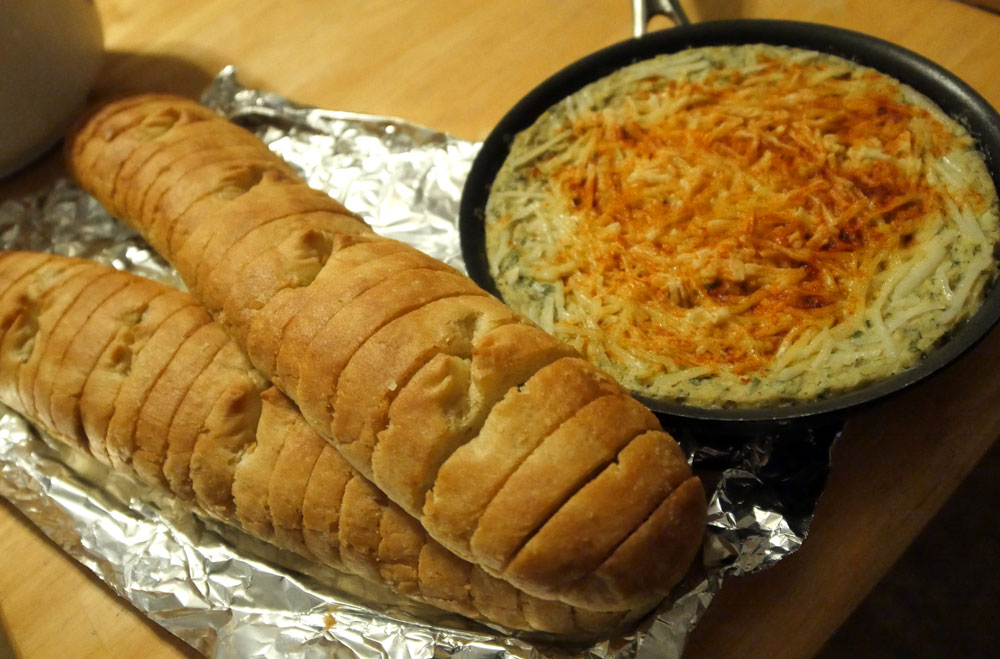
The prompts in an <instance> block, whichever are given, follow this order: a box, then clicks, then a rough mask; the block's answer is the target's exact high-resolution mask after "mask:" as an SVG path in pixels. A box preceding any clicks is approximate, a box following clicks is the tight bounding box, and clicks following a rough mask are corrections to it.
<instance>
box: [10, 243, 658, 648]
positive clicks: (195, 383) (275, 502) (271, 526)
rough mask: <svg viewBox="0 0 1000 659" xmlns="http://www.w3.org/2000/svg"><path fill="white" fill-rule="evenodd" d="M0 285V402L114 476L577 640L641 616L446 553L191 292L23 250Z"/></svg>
mask: <svg viewBox="0 0 1000 659" xmlns="http://www.w3.org/2000/svg"><path fill="white" fill-rule="evenodd" d="M85 280H86V281H89V282H90V283H89V284H86V285H82V286H81V285H80V282H82V281H85ZM110 282H114V283H115V285H114V286H111V285H109V283H110ZM112 289H114V290H113V292H112ZM0 290H2V291H3V293H2V295H0V346H2V350H0V364H2V366H0V402H3V403H4V404H6V405H8V406H9V407H11V408H12V409H14V410H16V411H18V412H21V413H24V414H26V415H27V411H28V409H29V408H30V409H32V410H34V414H32V415H31V419H32V420H33V421H34V422H35V423H36V425H38V426H39V427H41V428H42V429H44V430H46V431H47V432H48V433H49V434H50V435H52V436H53V437H55V438H57V439H60V440H62V441H65V442H68V443H69V444H71V445H73V446H76V447H80V448H82V449H84V450H88V451H90V452H92V453H93V455H94V456H95V457H97V458H98V459H100V460H102V461H104V462H105V463H108V464H111V465H113V466H114V467H115V468H116V469H119V470H122V471H124V472H125V473H131V474H133V475H134V476H135V477H136V478H137V479H139V480H141V481H143V482H146V483H148V484H151V485H154V486H157V487H160V488H163V489H164V490H165V491H166V492H168V493H170V494H171V495H172V496H175V497H177V498H179V499H180V500H182V501H184V502H186V503H188V504H190V505H192V506H194V507H196V508H197V509H200V510H201V511H203V512H205V513H208V514H210V515H212V516H213V517H215V518H218V519H220V520H222V521H224V522H227V523H231V524H234V525H238V526H240V527H241V528H242V529H243V530H244V531H246V532H247V533H249V534H251V535H253V536H256V537H258V538H261V539H263V540H266V541H268V542H271V543H273V544H275V545H276V546H278V547H282V548H284V549H287V550H290V551H293V552H296V553H298V554H300V555H302V556H304V557H306V558H309V559H312V560H317V561H320V562H323V563H326V564H328V565H331V566H334V567H336V568H339V569H342V570H347V571H350V572H353V573H355V574H358V575H360V576H362V577H365V578H367V579H370V580H372V581H374V582H376V583H380V584H383V585H386V586H388V587H389V588H391V589H392V590H394V591H395V592H397V593H400V594H402V595H405V596H408V597H411V598H414V599H416V600H418V601H422V602H425V603H428V604H432V605H435V606H438V607H440V608H443V609H445V610H448V611H452V612H456V613H460V614H462V615H465V616H468V617H471V618H474V619H477V620H481V621H485V622H491V623H493V624H497V625H503V626H506V627H510V628H513V629H523V630H538V631H545V632H552V633H559V634H577V635H579V634H591V633H596V632H602V631H604V632H606V631H608V630H610V629H611V628H613V627H614V626H615V625H617V624H620V623H621V622H623V621H624V620H627V619H628V618H630V617H634V616H636V615H638V614H640V613H642V611H641V610H636V611H608V612H602V611H596V610H584V609H579V608H574V607H571V606H569V605H567V604H565V603H562V602H558V601H544V600H541V599H539V598H536V597H533V596H531V595H528V594H526V593H524V592H523V591H520V590H517V589H515V588H514V587H513V586H511V585H509V584H507V583H506V582H504V581H502V580H500V579H497V578H495V577H492V576H490V575H488V574H486V573H485V572H484V571H483V570H482V569H480V568H478V567H476V566H474V565H472V564H471V563H468V562H467V561H464V560H462V559H460V558H458V557H456V556H455V555H453V554H451V553H450V552H448V551H447V550H445V549H444V548H443V547H441V545H440V544H438V543H436V542H434V541H433V540H431V539H430V538H429V537H428V536H427V533H426V532H425V531H424V529H423V528H422V527H421V526H420V524H419V523H418V522H417V521H416V520H415V519H413V518H412V517H411V516H409V515H407V514H406V513H405V512H404V511H403V510H402V509H400V508H399V507H398V506H396V505H395V504H393V503H391V502H390V501H388V500H387V499H386V497H385V496H384V495H383V494H382V492H381V491H379V490H378V489H377V488H376V487H374V486H373V485H372V484H371V483H369V482H368V481H367V480H365V478H364V477H363V476H361V475H360V474H359V473H358V472H357V471H356V470H354V469H353V468H352V467H350V465H349V464H348V463H347V462H346V461H345V460H344V458H343V457H342V456H341V455H340V453H339V452H338V451H337V450H336V449H334V448H333V446H331V445H330V444H329V443H328V442H327V441H326V440H324V439H323V438H321V437H320V436H319V435H318V434H317V433H316V432H315V431H313V430H312V428H311V427H310V426H309V425H308V424H307V423H306V422H305V420H304V419H303V418H302V415H301V414H300V413H299V412H298V409H297V408H296V407H295V405H294V403H292V402H291V401H290V400H289V399H288V398H287V397H285V396H284V395H283V394H281V393H280V392H279V391H278V390H276V389H275V388H273V387H270V386H269V384H268V383H266V382H265V381H264V380H263V378H261V377H260V376H259V375H258V374H257V373H256V372H255V371H254V369H253V368H252V367H251V366H250V364H249V362H248V361H247V359H246V357H244V356H243V353H242V351H240V350H239V349H238V347H237V346H236V344H235V343H233V342H232V341H231V340H230V339H229V338H228V337H227V336H226V335H225V333H224V332H223V330H222V329H221V328H220V326H219V325H218V324H217V323H215V322H213V321H212V320H211V318H210V317H209V315H208V314H207V312H205V311H204V310H203V308H202V307H201V306H200V305H199V304H197V303H196V302H195V300H194V299H193V298H191V297H190V296H188V295H187V294H186V293H182V292H180V291H176V290H172V289H170V288H168V287H166V286H164V285H162V284H158V283H155V282H152V281H150V280H146V279H143V278H140V277H137V276H135V275H132V274H129V273H125V272H119V271H116V270H114V269H111V268H107V267H105V266H101V265H98V264H95V263H92V262H88V261H83V260H79V259H68V258H64V257H54V256H50V255H46V254H36V253H31V252H0ZM182 319H183V320H182ZM67 323H72V325H73V329H74V333H73V336H72V337H71V338H70V339H69V340H67V339H66V338H65V337H63V336H62V332H63V328H66V327H67ZM33 364H34V365H37V366H36V368H34V370H33V371H32V372H33V373H34V375H31V374H29V370H31V366H32V365H33ZM45 372H48V373H50V375H48V376H46V377H44V378H43V377H42V374H43V373H45ZM154 373H155V376H154ZM29 401H30V402H29ZM46 401H47V403H48V404H49V406H48V407H47V406H46ZM57 407H58V413H55V409H56V408H57ZM50 411H51V413H50ZM88 417H89V418H91V419H92V420H93V421H92V422H91V423H85V422H84V419H86V418H88ZM98 420H100V421H98ZM100 433H104V434H100Z"/></svg>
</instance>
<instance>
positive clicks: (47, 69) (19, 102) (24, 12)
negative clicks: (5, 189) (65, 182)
mask: <svg viewBox="0 0 1000 659" xmlns="http://www.w3.org/2000/svg"><path fill="white" fill-rule="evenodd" d="M102 53H103V33H102V31H101V23H100V18H99V16H98V14H97V9H96V8H95V7H94V3H93V0H0V178H3V177H4V176H7V175H9V174H11V173H13V172H15V171H17V170H18V169H19V168H21V167H23V166H24V165H26V164H27V163H29V162H31V161H32V160H33V159H35V158H37V157H38V156H39V155H41V154H42V153H44V152H45V151H46V150H48V149H49V148H50V147H52V146H53V145H54V144H55V143H56V142H57V141H58V140H59V139H60V138H61V137H62V135H63V133H64V132H65V130H66V129H67V128H68V126H69V124H70V123H71V122H72V121H73V119H74V118H75V116H76V114H77V113H78V112H79V111H80V109H81V108H82V107H83V105H84V103H85V102H86V98H87V93H88V91H89V90H90V88H91V86H92V85H93V83H94V80H95V78H96V77H97V72H98V70H99V68H100V65H101V58H102Z"/></svg>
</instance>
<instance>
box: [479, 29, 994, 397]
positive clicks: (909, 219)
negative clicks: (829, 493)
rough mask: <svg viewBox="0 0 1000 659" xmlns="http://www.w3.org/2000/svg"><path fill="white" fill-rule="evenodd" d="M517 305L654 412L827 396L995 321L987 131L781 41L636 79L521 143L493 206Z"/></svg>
mask: <svg viewBox="0 0 1000 659" xmlns="http://www.w3.org/2000/svg"><path fill="white" fill-rule="evenodd" d="M485 219H486V242H487V254H488V260H489V262H490V268H491V271H492V275H493V277H494V278H495V280H496V284H497V287H498V290H499V291H500V294H501V296H502V297H503V299H504V301H506V302H507V303H508V304H509V305H511V306H513V307H515V308H516V309H519V310H520V311H522V312H524V313H525V314H526V315H528V316H530V317H531V318H532V319H533V320H534V321H536V322H537V323H539V324H540V325H541V326H542V327H544V328H545V329H547V330H548V331H550V332H552V333H553V334H555V335H556V336H558V337H560V338H562V339H563V340H565V341H567V342H568V343H570V344H572V345H573V346H575V347H576V348H577V349H579V350H580V351H581V352H582V353H583V354H584V355H586V356H587V357H588V358H589V359H590V360H591V361H593V362H594V363H595V364H597V365H598V366H600V367H601V368H603V369H604V370H606V371H607V372H609V373H610V374H611V375H612V376H614V377H615V378H616V379H618V380H619V381H620V382H621V383H622V384H624V385H625V386H626V387H627V388H628V389H629V390H631V391H632V392H634V393H636V394H640V395H643V396H646V397H650V398H654V399H658V400H671V401H680V402H684V403H687V404H691V405H697V406H701V407H723V406H748V405H763V404H776V403H785V402H796V401H804V400H812V399H816V398H820V397H824V396H829V395H831V394H834V393H838V392H842V391H845V390H850V389H853V388H855V387H858V386H859V385H862V384H864V383H867V382H871V381H873V380H876V379H880V378H884V377H887V376H890V375H892V374H895V373H897V372H899V371H901V370H903V369H906V368H908V367H910V366H912V365H913V364H914V363H915V362H917V361H918V360H920V358H921V357H922V356H923V355H925V354H926V353H927V352H928V351H929V350H931V349H932V348H933V347H934V346H935V344H937V343H939V342H940V341H941V340H942V339H943V338H944V337H945V336H946V335H947V334H948V332H949V330H951V329H952V328H954V327H955V325H956V324H957V323H960V322H961V321H962V320H963V319H965V318H966V317H968V316H969V315H970V314H971V313H972V312H974V311H975V310H976V309H977V308H978V306H979V305H980V303H981V301H982V298H983V295H984V290H985V289H986V287H987V286H988V285H989V284H990V283H991V282H992V280H993V278H994V276H995V272H996V262H995V258H994V245H995V244H996V242H997V239H998V231H1000V230H998V224H1000V222H998V211H997V195H996V191H995V188H994V185H993V182H992V180H991V179H990V176H989V173H988V171H987V169H986V166H985V164H984V162H983V159H982V156H981V155H980V153H979V152H978V151H977V150H976V147H975V144H974V142H973V140H972V139H971V138H970V136H969V135H968V133H967V132H966V131H965V130H964V129H963V128H962V127H961V126H960V125H959V124H958V123H956V122H955V121H953V120H951V119H950V118H948V117H947V116H945V115H944V113H943V112H942V111H941V110H940V109H938V108H937V107H936V106H934V105H933V104H932V103H931V102H930V101H929V100H928V99H926V98H925V97H923V96H922V95H920V94H919V93H917V92H916V91H915V90H913V89H912V88H909V87H907V86H905V85H903V84H901V83H899V82H898V81H896V80H894V79H892V78H890V77H888V76H886V75H883V74H881V73H878V72H877V71H874V70H872V69H870V68H866V67H863V66H859V65H857V64H855V63H852V62H849V61H847V60H844V59H841V58H838V57H834V56H831V55H826V54H822V53H817V52H812V51H805V50H799V49H793V48H786V47H779V46H765V45H749V46H726V47H709V48H699V49H692V50H688V51H684V52H681V53H676V54H669V55H662V56H659V57H657V58H654V59H650V60H646V61H642V62H639V63H636V64H634V65H631V66H629V67H626V68H623V69H621V70H619V71H617V72H616V73H614V74H612V75H610V76H609V77H606V78H603V79H601V80H599V81H597V82H595V83H592V84H590V85H589V86H587V87H585V88H583V89H581V90H580V91H578V92H576V93H575V94H573V95H571V96H569V97H568V98H566V99H565V100H564V101H562V102H560V103H559V104H558V105H556V106H554V107H552V108H550V109H549V110H548V111H547V112H546V113H545V114H544V115H542V116H541V117H540V118H539V119H538V121H537V122H536V123H535V124H534V125H532V126H531V127H530V128H528V129H526V130H525V131H523V132H522V133H520V134H519V135H517V136H516V138H515V140H514V142H513V145H512V148H511V150H510V153H509V155H508V157H507V159H506V161H505V163H504V164H503V167H502V168H501V170H500V172H499V174H498V175H497V177H496V179H495V182H494V185H493V188H492V190H491V194H490V199H489V201H488V204H487V208H486V218H485Z"/></svg>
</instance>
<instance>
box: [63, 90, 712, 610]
mask: <svg viewBox="0 0 1000 659" xmlns="http://www.w3.org/2000/svg"><path fill="white" fill-rule="evenodd" d="M192 123H199V124H202V125H203V127H200V128H199V131H200V134H206V133H208V132H210V128H209V126H215V125H217V126H219V129H220V130H219V135H218V140H217V141H215V142H213V143H212V144H211V145H209V146H203V145H202V143H200V142H197V141H196V140H195V139H194V138H192V139H191V140H190V148H189V149H185V148H184V146H183V145H184V144H185V143H186V142H187V141H188V140H187V138H186V137H185V134H186V133H187V132H191V131H193V128H191V127H190V125H191V124H192ZM255 148H256V150H255ZM168 151H169V153H170V154H171V155H170V156H169V157H167V156H166V155H164V154H166V153H167V152H168ZM195 151H197V152H198V153H199V156H198V158H197V159H195V158H193V157H192V154H193V153H194V152H195ZM236 152H239V153H240V154H243V155H241V156H239V157H234V156H232V155H231V154H233V153H236ZM68 153H69V156H70V158H69V160H70V167H71V170H72V171H73V173H74V175H75V176H76V178H77V180H78V181H79V182H80V183H81V184H82V185H83V187H84V188H86V189H87V190H89V191H91V192H92V193H93V194H94V195H95V196H97V198H98V199H99V200H100V201H101V202H102V203H105V204H107V206H108V207H109V208H110V209H111V210H112V211H114V212H117V213H120V214H122V215H124V217H123V218H122V219H123V220H124V221H126V222H128V223H129V224H130V225H132V226H133V227H135V228H136V229H138V230H139V231H140V232H141V233H142V234H143V235H144V236H146V238H147V239H148V240H149V242H150V243H151V244H152V245H153V247H154V248H155V249H156V250H157V251H159V252H160V253H161V254H162V255H163V256H164V257H165V258H167V259H168V260H170V261H171V263H172V264H173V265H174V266H175V267H176V269H177V270H178V272H179V273H180V275H181V276H182V278H183V279H184V281H185V283H186V284H187V286H188V287H189V289H190V290H191V291H192V293H193V294H194V295H195V296H196V297H198V298H199V300H200V301H201V302H202V303H203V304H204V305H205V306H206V307H207V308H208V309H209V310H210V312H211V313H212V314H213V316H215V318H216V319H217V320H218V321H219V322H220V323H221V324H222V325H223V326H224V327H225V328H226V330H227V332H228V333H229V334H230V335H231V336H233V337H235V338H236V340H237V341H238V342H239V343H240V344H241V346H242V347H243V348H244V350H245V351H246V353H247V354H248V355H249V356H250V358H251V360H252V362H253V364H254V365H255V366H256V367H257V368H258V369H259V370H260V371H261V372H262V373H263V374H264V375H265V376H266V377H268V378H269V379H270V380H271V381H273V382H274V383H275V385H276V386H278V388H280V389H281V390H282V391H283V392H284V393H285V394H286V395H287V396H288V397H289V398H291V399H292V400H294V401H295V402H296V403H297V404H298V406H299V408H300V409H301V411H302V413H303V415H304V416H305V418H306V420H307V421H308V422H309V424H310V425H311V426H312V427H313V428H314V429H315V430H316V431H317V432H319V433H320V435H322V436H323V437H324V438H326V439H327V440H329V441H330V442H332V444H333V446H334V447H335V448H336V449H337V450H338V451H340V453H341V454H342V455H343V456H344V457H345V458H346V459H347V460H348V461H349V462H350V463H351V465H352V466H353V467H354V468H356V469H357V470H358V471H359V472H360V473H361V474H363V475H364V476H365V477H366V478H367V479H369V480H370V481H371V482H373V483H374V484H375V485H376V486H377V487H378V488H379V489H380V490H381V491H382V492H383V493H384V494H385V495H386V496H387V497H388V498H389V499H391V500H392V501H394V502H395V503H397V504H398V505H400V506H401V507H402V508H403V509H404V510H405V511H406V512H407V513H409V514H410V515H412V516H413V517H415V518H417V519H418V520H420V522H421V524H422V525H423V526H424V528H425V529H426V530H427V531H428V532H429V533H430V535H431V536H432V537H434V538H435V539H436V540H437V541H439V542H440V543H441V544H442V545H444V546H445V547H446V548H447V549H448V550H450V551H451V552H453V553H455V554H456V555H458V556H459V557H461V558H463V559H465V560H467V561H470V562H471V563H473V564H475V565H478V566H480V567H482V568H483V569H484V570H485V571H487V572H488V573H490V574H492V575H494V576H498V577H500V578H502V579H504V580H506V581H508V582H509V583H511V584H513V585H514V586H516V587H518V588H520V589H523V590H524V591H526V592H529V593H531V594H533V595H536V596H539V597H542V598H546V599H557V600H560V601H563V602H566V603H569V604H573V605H576V606H582V607H586V608H590V609H598V610H628V609H632V608H635V607H641V606H645V605H648V604H649V603H650V602H652V601H656V600H658V599H660V598H662V597H663V596H665V595H666V594H667V593H668V592H669V590H670V589H671V587H672V586H673V585H674V584H675V583H676V582H677V581H678V580H679V579H680V577H681V576H682V575H683V574H684V572H685V571H686V570H687V568H688V566H689V565H690V563H691V560H692V558H693V557H694V555H695V554H696V552H697V550H698V548H699V546H700V540H701V537H702V533H703V528H704V520H705V496H704V491H703V489H702V487H701V484H700V482H699V480H698V479H697V478H695V477H693V476H692V475H691V472H690V470H689V469H688V467H687V464H686V462H685V459H684V456H683V455H682V453H681V452H680V450H679V449H678V447H677V446H676V444H675V442H674V441H673V439H672V438H670V437H669V435H667V434H666V433H664V432H662V430H660V427H659V425H658V423H657V420H656V418H655V417H654V416H653V414H652V413H650V412H649V411H648V410H646V409H645V408H644V407H642V406H641V405H639V404H638V403H637V402H636V401H635V400H633V399H632V398H631V397H630V396H629V395H628V394H627V392H626V391H625V390H624V389H623V388H622V387H620V386H619V385H618V384H617V383H615V382H613V381H612V380H610V378H608V377H607V376H605V375H603V374H602V373H600V372H599V371H598V370H597V369H596V368H595V367H594V366H592V365H591V364H589V363H588V362H586V361H585V360H583V359H582V358H580V357H579V356H577V355H575V354H574V353H572V352H571V351H570V350H569V349H568V348H566V347H565V346H564V345H563V344H562V343H560V342H558V341H557V340H555V339H554V338H552V337H551V336H549V335H548V334H546V333H545V332H543V331H542V330H541V329H539V328H537V327H536V326H534V325H533V324H531V323H530V322H529V321H527V320H526V319H525V318H523V317H522V316H520V315H518V314H516V313H514V312H513V311H512V310H510V309H509V308H507V307H506V306H504V305H503V304H502V303H500V302H499V301H498V300H496V299H495V298H493V297H490V296H488V295H487V294H486V293H485V292H484V291H482V290H481V289H480V288H478V287H477V286H475V285H474V283H473V282H472V281H471V280H469V279H468V278H467V277H465V276H464V275H462V274H461V273H459V272H457V271H455V270H453V269H451V268H449V267H447V266H445V265H443V264H441V263H439V262H437V261H435V260H434V259H431V258H430V257H427V256H425V255H423V254H420V253H419V252H417V251H416V250H414V249H412V248H409V247H407V246H405V245H402V244H399V243H396V242H394V241H391V240H387V239H384V238H379V237H378V236H375V235H374V234H373V233H372V232H371V231H370V230H369V229H368V228H367V227H365V226H364V225H363V224H362V223H361V222H360V221H359V220H357V218H355V217H354V216H352V215H351V214H350V213H349V212H348V211H346V210H345V209H344V208H343V207H342V206H341V205H340V204H339V203H337V202H334V201H332V200H329V199H328V198H325V195H322V194H321V193H319V192H317V191H315V190H311V189H309V188H308V186H306V184H305V183H304V182H303V181H301V180H300V179H298V178H297V177H295V176H294V175H290V174H289V173H288V168H287V165H285V164H284V163H283V162H281V160H280V159H279V158H277V157H276V156H275V155H273V154H272V153H271V152H270V151H269V150H268V149H267V148H266V147H265V146H264V145H263V144H262V143H261V142H260V141H259V140H257V138H256V137H254V136H253V135H252V134H250V133H249V132H242V131H240V130H239V129H235V130H234V128H233V127H232V126H231V125H230V124H228V123H227V122H226V121H225V120H223V119H222V118H221V117H211V116H206V115H205V113H204V110H203V109H200V108H197V104H195V103H193V102H191V101H187V100H184V99H177V98H171V97H167V96H163V97H151V98H144V99H141V100H140V101H139V102H135V101H133V100H126V101H123V102H119V103H116V104H111V105H108V106H107V107H105V108H103V109H102V110H101V111H99V112H97V113H95V114H94V115H93V116H92V117H91V119H90V120H89V122H88V123H86V124H85V125H84V126H82V127H81V128H80V129H79V130H78V131H76V132H75V133H74V134H73V135H71V137H70V139H69V141H68ZM129 153H133V154H141V155H136V156H134V157H132V156H128V155H126V156H124V157H123V156H122V154H129ZM213 153H214V154H215V157H214V158H213V156H212V154H213ZM139 161H144V162H154V161H155V163H156V164H155V166H151V167H152V168H153V169H155V170H156V171H148V170H149V168H147V167H146V166H145V165H144V164H142V162H139ZM121 163H128V167H126V166H124V165H122V164H121ZM164 179H167V180H169V184H162V183H161V180H164ZM140 180H141V181H143V184H142V185H144V186H146V187H148V188H149V190H150V192H148V193H146V194H145V196H144V198H143V201H142V203H124V204H118V203H116V199H125V200H128V199H129V198H130V196H132V197H143V192H142V191H134V190H129V188H131V187H133V186H135V185H136V183H135V182H136V181H140ZM108 190H111V191H112V192H111V193H110V194H109V193H108ZM154 190H155V195H154V194H152V191H154ZM281 236H287V241H285V242H282V243H281V244H278V237H281ZM258 259H259V260H258ZM258 263H260V264H261V265H260V266H258ZM633 482H634V483H635V486H634V487H632V483H633Z"/></svg>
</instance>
